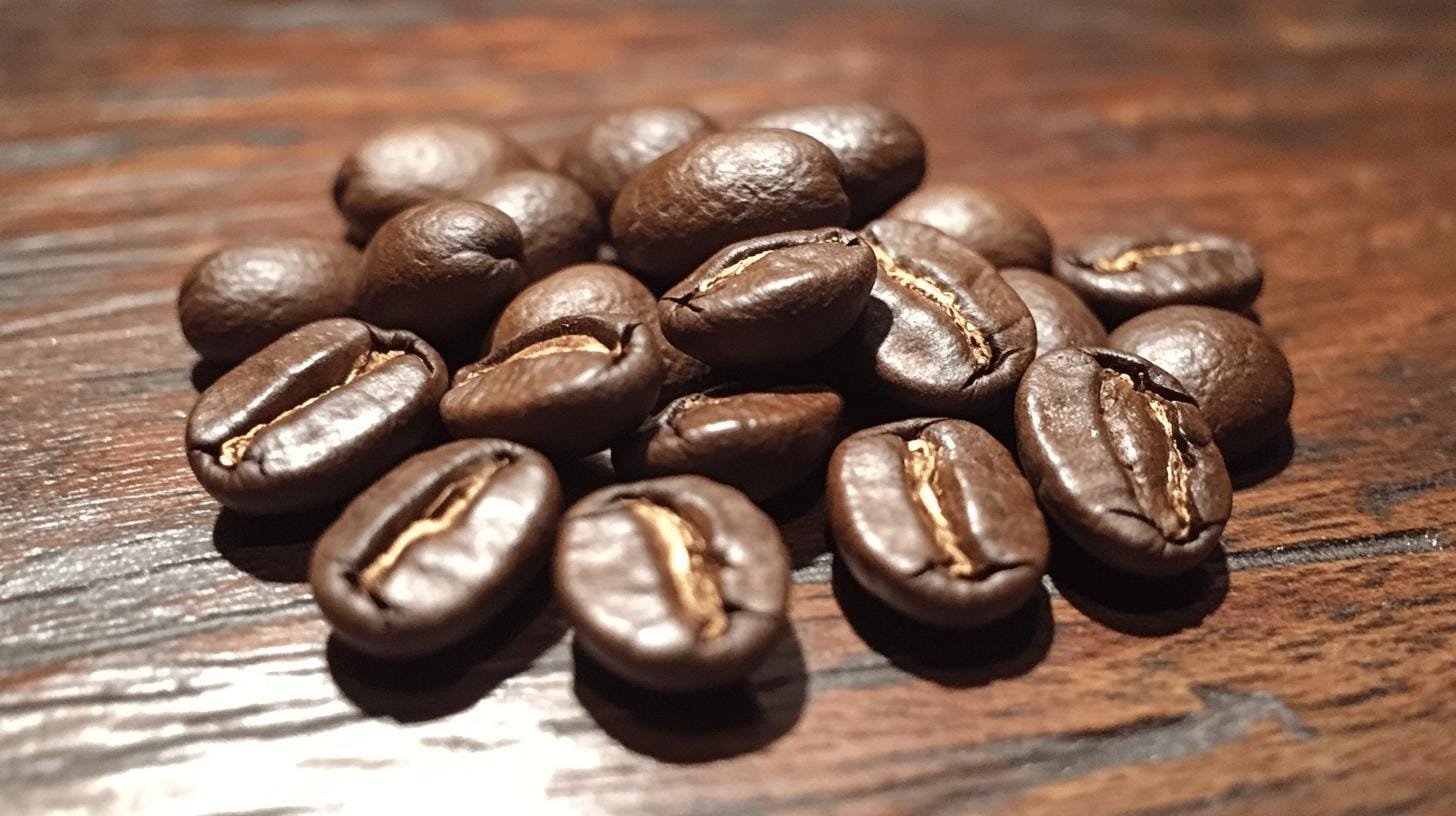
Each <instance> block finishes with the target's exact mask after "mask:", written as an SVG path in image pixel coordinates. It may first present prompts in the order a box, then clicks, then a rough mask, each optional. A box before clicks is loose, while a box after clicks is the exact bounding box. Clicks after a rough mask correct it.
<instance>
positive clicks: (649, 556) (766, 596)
mask: <svg viewBox="0 0 1456 816" xmlns="http://www.w3.org/2000/svg"><path fill="white" fill-rule="evenodd" d="M555 575H556V594H557V596H558V597H559V598H560V599H561V602H562V605H563V606H564V608H565V610H566V613H567V616H568V617H569V618H570V619H571V622H572V624H573V626H575V628H576V642H577V643H578V644H579V645H580V646H581V647H582V648H583V649H585V650H586V651H587V653H588V654H590V655H591V656H592V657H594V658H596V659H597V661H598V662H600V663H601V664H602V665H603V666H605V667H606V668H607V669H609V670H611V671H612V672H614V673H616V674H618V675H620V676H622V677H624V678H626V679H628V680H630V681H632V682H634V683H637V684H639V685H642V686H645V687H647V688H651V689H656V690H661V691H673V692H678V691H692V690H698V689H705V688H711V687H714V686H722V685H726V684H728V683H732V682H735V681H738V680H741V679H743V678H744V677H746V676H747V675H748V674H749V673H750V672H752V671H753V669H754V668H755V667H756V666H757V665H758V664H759V663H761V662H762V661H763V658H764V657H765V655H766V654H767V653H768V651H769V649H770V648H771V647H772V646H773V644H774V642H775V641H776V640H778V638H779V637H780V635H781V634H782V632H783V631H784V629H785V627H786V626H787V617H786V613H787V607H788V596H789V558H788V552H787V550H785V548H784V545H783V542H782V541H781V540H780V538H779V532H778V529H777V528H776V527H775V526H774V523H773V520H772V519H770V518H769V517H768V516H767V515H765V514H764V513H763V511H761V510H759V509H758V508H757V507H754V506H753V503H752V502H750V501H749V500H748V498H747V497H746V496H744V495H743V494H742V493H739V492H738V491H737V490H734V489H733V488H731V487H726V486H724V485H720V484H718V483H716V482H713V481H711V480H708V479H705V478H703V477H701V476H671V477H668V478H664V479H653V480H651V481H645V482H635V483H631V484H622V485H614V486H612V487H607V488H603V489H602V490H598V491H596V492H595V493H592V494H590V495H588V496H587V497H586V498H584V499H582V500H581V501H580V502H577V503H576V505H574V506H573V507H572V508H571V509H570V510H568V511H567V513H566V516H565V517H564V518H563V519H562V522H561V529H560V532H559V534H558V536H557V540H556V565H555Z"/></svg>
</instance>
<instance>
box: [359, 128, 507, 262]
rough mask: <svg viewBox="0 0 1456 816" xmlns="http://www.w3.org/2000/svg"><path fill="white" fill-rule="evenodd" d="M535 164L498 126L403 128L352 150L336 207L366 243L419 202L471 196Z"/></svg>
mask: <svg viewBox="0 0 1456 816" xmlns="http://www.w3.org/2000/svg"><path fill="white" fill-rule="evenodd" d="M535 166H536V160H535V159H533V158H531V155H530V154H529V153H527V152H526V151H525V150H524V149H523V148H522V147H521V146H520V145H518V144H516V143H515V142H514V141H512V140H511V138H510V137H509V136H506V135H505V134H504V133H501V132H500V131H498V130H496V129H495V128H490V127H483V126H481V125H470V124H463V123H459V122H427V123H422V124H414V125H402V126H399V127H394V128H390V129H389V130H386V131H384V132H382V133H379V134H376V135H374V136H372V137H370V138H369V139H367V140H365V142H364V143H363V144H361V145H359V146H358V147H356V148H355V149H354V150H353V152H351V153H350V154H349V155H348V156H347V157H345V159H344V163H343V165H342V166H340V167H339V173H338V175H337V176H336V177H335V179H334V203H335V204H336V205H338V208H339V212H341V213H343V215H344V219H345V220H346V221H348V222H349V236H350V239H351V240H353V241H354V242H355V243H358V244H361V245H362V244H364V243H365V242H367V241H368V240H369V237H370V236H371V235H373V234H374V231H375V230H377V229H379V226H380V225H381V224H383V223H384V222H385V221H388V220H389V219H390V218H392V217H394V216H395V215H396V214H397V213H400V212H402V211H404V210H406V209H408V208H410V207H413V206H415V205H416V204H423V203H425V202H426V201H430V200H432V199H437V198H458V197H461V196H465V195H468V194H469V193H470V191H471V190H473V189H475V188H477V187H479V186H480V185H482V184H484V183H485V182H487V181H489V180H491V179H492V178H494V177H495V176H497V175H499V174H501V173H506V172H509V171H511V170H524V169H528V168H532V167H535Z"/></svg>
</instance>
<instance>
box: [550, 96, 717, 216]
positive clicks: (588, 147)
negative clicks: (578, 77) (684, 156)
mask: <svg viewBox="0 0 1456 816" xmlns="http://www.w3.org/2000/svg"><path fill="white" fill-rule="evenodd" d="M717 129H718V126H717V125H715V124H714V123H713V120H711V119H709V118H708V117H706V116H704V115H703V114H701V113H699V112H697V111H695V110H693V109H692V108H684V107H649V108H633V109H631V110H625V111H620V112H617V113H612V114H608V115H607V116H604V117H602V118H600V119H597V120H596V121H594V122H592V123H591V124H590V125H587V126H586V128H585V129H583V130H582V131H581V132H580V133H578V134H577V135H576V136H575V138H573V139H572V140H571V142H570V143H568V144H567V145H566V150H565V151H563V152H562V154H561V164H560V165H559V166H558V168H557V169H558V170H560V171H561V173H562V175H565V176H567V177H568V178H571V179H575V180H576V182H577V183H578V184H580V185H581V186H582V187H584V188H586V191H587V193H589V194H590V195H591V197H592V200H593V201H595V202H596V205H597V209H598V210H600V212H601V214H602V215H603V216H606V215H608V214H609V213H611V211H612V202H614V201H616V200H617V193H618V192H620V191H621V189H622V187H623V185H625V184H626V183H627V180H628V179H630V178H632V176H634V175H636V174H637V171H638V170H641V169H642V168H644V167H646V166H647V165H649V164H651V163H652V162H653V161H655V160H657V159H658V158H659V157H661V156H664V155H666V154H668V153H670V152H672V151H673V150H676V149H677V148H679V147H682V146H683V145H685V144H687V143H688V142H691V141H692V140H694V139H696V138H698V137H699V136H706V135H707V134H709V133H712V132H713V131H715V130H717Z"/></svg>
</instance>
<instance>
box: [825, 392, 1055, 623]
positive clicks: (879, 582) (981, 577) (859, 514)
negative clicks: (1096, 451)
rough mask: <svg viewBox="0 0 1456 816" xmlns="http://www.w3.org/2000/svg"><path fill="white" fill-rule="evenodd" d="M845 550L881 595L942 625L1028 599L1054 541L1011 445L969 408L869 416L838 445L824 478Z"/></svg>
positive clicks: (998, 613) (1003, 612) (978, 619)
mask: <svg viewBox="0 0 1456 816" xmlns="http://www.w3.org/2000/svg"><path fill="white" fill-rule="evenodd" d="M825 491H826V495H825V499H826V502H827V504H828V511H829V523H830V526H831V528H832V529H833V531H834V540H835V542H836V543H837V544H838V546H839V550H838V551H839V557H840V558H842V559H844V563H845V565H846V566H848V567H849V570H850V572H851V573H852V574H853V575H854V577H855V579H856V580H858V581H859V583H860V584H861V585H862V586H864V587H865V588H866V589H868V590H869V591H870V592H872V593H873V594H874V595H875V596H876V597H878V598H879V599H880V600H882V601H884V602H885V603H886V604H888V605H889V606H891V607H893V608H894V609H897V610H899V611H900V612H902V613H904V614H905V615H908V616H910V617H912V618H914V619H916V620H919V621H922V622H925V623H929V624H934V625H936V626H948V627H967V626H979V625H981V624H984V623H988V622H990V621H993V620H997V619H1000V618H1004V617H1006V616H1007V615H1009V614H1011V613H1012V612H1014V611H1016V609H1018V608H1019V607H1021V606H1022V605H1023V604H1025V603H1026V601H1027V600H1028V599H1029V598H1031V596H1032V594H1033V593H1035V592H1036V590H1037V587H1038V586H1040V584H1041V576H1042V574H1043V573H1045V572H1046V566H1047V555H1048V552H1049V550H1050V545H1049V543H1048V539H1047V529H1046V522H1044V521H1043V520H1042V516H1041V511H1040V510H1038V509H1037V506H1036V496H1034V495H1033V494H1032V492H1031V486H1030V485H1029V484H1027V482H1026V479H1024V478H1023V477H1022V475H1021V472H1020V471H1018V470H1017V469H1016V463H1015V462H1014V461H1013V460H1012V458H1011V454H1009V453H1007V452H1006V449H1005V448H1003V447H1001V443H999V442H997V441H996V440H995V439H994V438H993V437H992V436H991V435H990V434H989V433H987V432H986V431H984V430H982V429H981V428H979V427H977V426H975V425H972V424H971V423H969V422H963V421H961V420H958V419H911V420H905V421H901V422H895V423H891V424H889V425H880V426H878V427H874V428H867V429H865V430H863V431H860V432H859V433H856V434H854V435H853V436H850V437H849V438H848V439H846V440H844V441H843V442H841V443H840V445H839V447H838V448H836V449H835V450H834V458H833V459H832V460H830V463H829V481H828V483H827V485H826V487H825Z"/></svg>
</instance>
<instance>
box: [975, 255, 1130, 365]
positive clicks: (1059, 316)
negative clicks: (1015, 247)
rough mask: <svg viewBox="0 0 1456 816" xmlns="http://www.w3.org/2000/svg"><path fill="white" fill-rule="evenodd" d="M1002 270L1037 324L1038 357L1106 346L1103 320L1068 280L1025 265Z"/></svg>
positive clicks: (1002, 273) (1008, 283)
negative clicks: (1070, 349) (1058, 278)
mask: <svg viewBox="0 0 1456 816" xmlns="http://www.w3.org/2000/svg"><path fill="white" fill-rule="evenodd" d="M1000 272H1001V277H1002V279H1004V280H1005V281H1006V285H1007V286H1010V287H1011V289H1012V291H1014V292H1016V296H1017V297H1019V298H1021V302H1022V303H1025V304H1026V308H1027V311H1029V312H1031V319H1032V321H1033V322H1035V323H1036V356H1038V357H1040V356H1042V355H1043V354H1046V353H1047V352H1049V351H1056V350H1057V349H1061V348H1069V347H1071V346H1104V345H1107V329H1105V328H1103V327H1102V321H1100V320H1098V319H1097V315H1095V314H1093V313H1092V310H1091V309H1090V308H1088V307H1087V304H1086V303H1083V302H1082V299H1081V298H1079V297H1077V293H1076V292H1073V291H1072V290H1071V289H1070V288H1068V286H1067V285H1066V284H1065V283H1062V282H1061V281H1059V280H1057V279H1056V278H1053V277H1052V276H1051V275H1048V274H1046V273H1045V272H1038V271H1036V270H1035V269H1026V268H1024V267H1012V268H1010V269H1002V270H1000Z"/></svg>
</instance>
